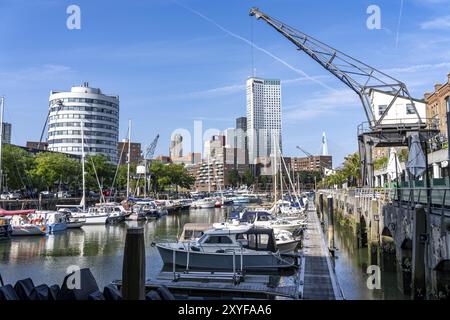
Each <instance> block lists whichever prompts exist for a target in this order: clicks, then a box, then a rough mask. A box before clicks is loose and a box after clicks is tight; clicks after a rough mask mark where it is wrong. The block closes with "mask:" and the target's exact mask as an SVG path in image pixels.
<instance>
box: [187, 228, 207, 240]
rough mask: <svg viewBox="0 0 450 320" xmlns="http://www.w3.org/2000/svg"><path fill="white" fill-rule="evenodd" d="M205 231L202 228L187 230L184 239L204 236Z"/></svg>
mask: <svg viewBox="0 0 450 320" xmlns="http://www.w3.org/2000/svg"><path fill="white" fill-rule="evenodd" d="M203 234H204V232H203V231H200V230H185V231H184V240H189V239H197V238H200V237H201V236H203Z"/></svg>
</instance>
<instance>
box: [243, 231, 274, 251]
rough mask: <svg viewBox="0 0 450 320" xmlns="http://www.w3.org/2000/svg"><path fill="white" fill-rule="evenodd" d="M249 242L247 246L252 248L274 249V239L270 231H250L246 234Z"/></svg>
mask: <svg viewBox="0 0 450 320" xmlns="http://www.w3.org/2000/svg"><path fill="white" fill-rule="evenodd" d="M246 237H247V240H248V241H247V243H246V245H245V247H246V248H248V249H251V250H259V251H260V250H263V251H273V248H272V247H273V240H272V241H271V237H272V236H271V235H270V234H268V233H248V234H246Z"/></svg>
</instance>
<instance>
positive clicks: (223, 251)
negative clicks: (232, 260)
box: [216, 249, 225, 253]
mask: <svg viewBox="0 0 450 320" xmlns="http://www.w3.org/2000/svg"><path fill="white" fill-rule="evenodd" d="M216 253H225V250H223V249H219V250H217V251H216Z"/></svg>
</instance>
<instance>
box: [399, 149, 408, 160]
mask: <svg viewBox="0 0 450 320" xmlns="http://www.w3.org/2000/svg"><path fill="white" fill-rule="evenodd" d="M397 155H398V160H399V161H400V162H406V161H408V156H409V150H408V148H404V149H402V150H400V151H399V152H398V153H397Z"/></svg>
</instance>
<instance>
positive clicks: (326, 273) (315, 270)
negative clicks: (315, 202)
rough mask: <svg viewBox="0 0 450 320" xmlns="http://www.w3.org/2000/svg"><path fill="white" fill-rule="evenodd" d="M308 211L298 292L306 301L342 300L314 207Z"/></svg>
mask: <svg viewBox="0 0 450 320" xmlns="http://www.w3.org/2000/svg"><path fill="white" fill-rule="evenodd" d="M310 207H311V208H310V210H309V211H308V226H307V229H306V230H305V234H304V242H303V257H302V267H301V269H300V272H301V274H300V292H301V296H302V298H303V299H307V300H342V299H344V297H343V294H342V291H341V290H340V287H339V283H338V281H337V278H336V274H335V272H334V268H333V261H332V257H331V255H330V252H329V250H328V248H327V245H326V242H325V235H324V233H323V231H322V227H321V225H320V221H319V218H318V216H317V212H316V210H315V208H314V206H310Z"/></svg>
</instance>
